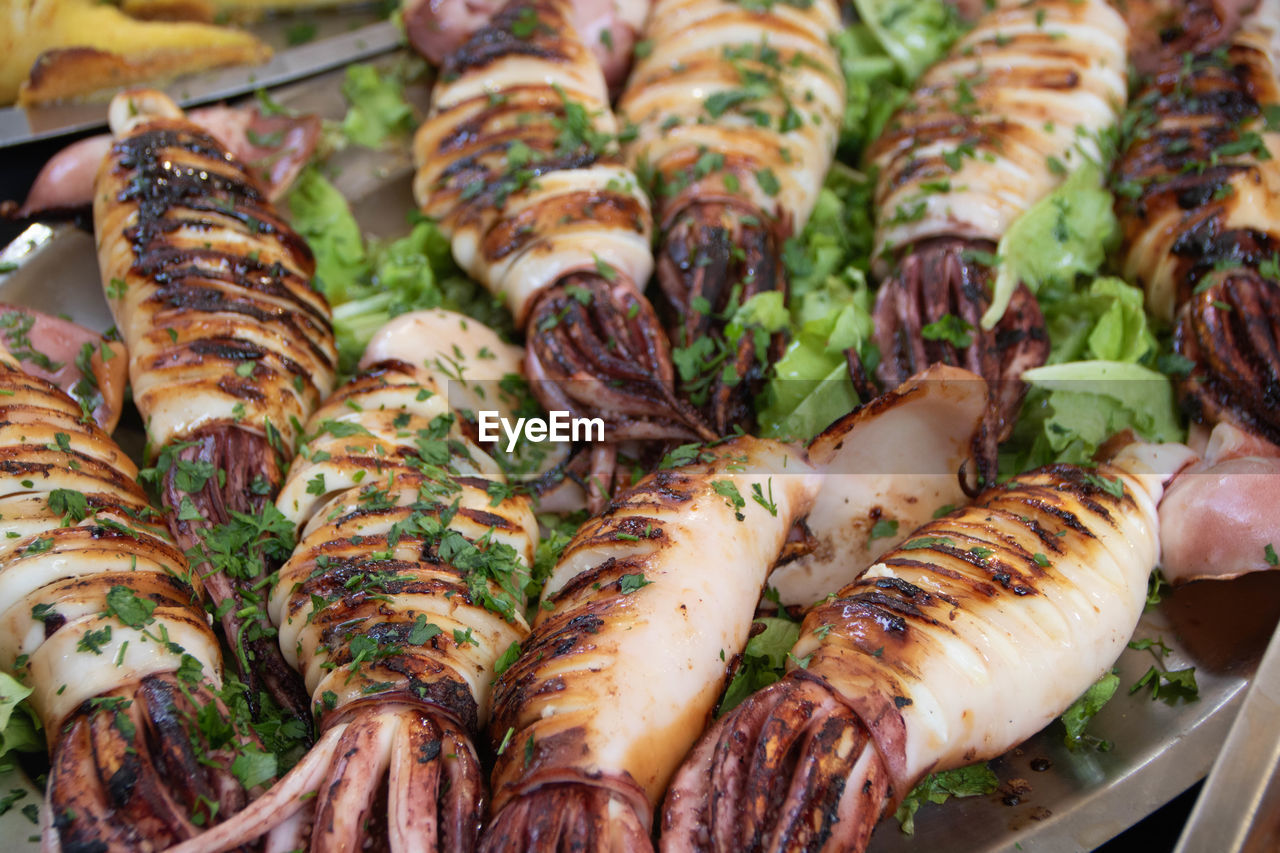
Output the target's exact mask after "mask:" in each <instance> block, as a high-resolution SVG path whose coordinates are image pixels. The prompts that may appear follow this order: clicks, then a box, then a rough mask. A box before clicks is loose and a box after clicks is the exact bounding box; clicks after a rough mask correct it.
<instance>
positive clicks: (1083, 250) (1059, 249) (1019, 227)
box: [982, 161, 1120, 329]
mask: <svg viewBox="0 0 1280 853" xmlns="http://www.w3.org/2000/svg"><path fill="white" fill-rule="evenodd" d="M1119 236H1120V225H1119V223H1118V222H1117V221H1116V216H1115V213H1114V212H1113V210H1112V197H1111V193H1110V192H1108V191H1107V189H1106V187H1105V186H1103V182H1102V170H1101V169H1100V168H1099V167H1098V166H1097V164H1095V163H1093V162H1090V161H1085V162H1084V163H1082V164H1081V165H1080V166H1079V167H1078V168H1076V170H1075V171H1073V172H1072V173H1071V174H1070V175H1069V176H1068V177H1067V179H1066V180H1065V181H1063V182H1062V184H1060V185H1059V186H1058V187H1057V189H1055V190H1054V191H1053V192H1051V193H1049V194H1048V195H1047V196H1045V197H1044V198H1042V199H1040V201H1038V202H1036V203H1035V204H1033V205H1032V206H1031V207H1030V209H1028V210H1027V212H1026V213H1024V214H1022V216H1019V217H1018V218H1017V219H1016V220H1014V222H1013V224H1012V225H1010V226H1009V229H1008V230H1007V231H1006V232H1005V234H1004V236H1003V237H1001V238H1000V245H999V248H998V249H997V251H996V254H997V256H998V258H999V267H998V269H997V271H996V282H995V287H994V289H993V291H992V295H991V307H990V308H988V309H987V313H986V314H984V315H983V316H982V325H983V328H987V329H990V328H992V327H993V326H995V324H996V323H998V322H1000V318H1001V317H1003V316H1004V312H1005V309H1006V308H1008V307H1009V300H1010V298H1012V296H1013V291H1014V290H1015V289H1016V288H1017V286H1018V283H1019V282H1022V283H1023V284H1025V285H1026V286H1027V287H1028V288H1029V289H1030V290H1031V292H1032V293H1035V292H1037V291H1039V290H1040V289H1041V287H1043V286H1044V285H1046V284H1048V283H1051V282H1067V283H1070V282H1071V281H1073V280H1074V279H1075V277H1076V276H1077V275H1078V274H1081V273H1084V274H1092V273H1094V272H1097V270H1098V268H1099V267H1100V266H1101V265H1102V262H1103V261H1104V260H1105V259H1106V257H1107V253H1108V251H1109V250H1110V249H1111V247H1112V246H1113V245H1114V244H1115V242H1116V241H1117V240H1118V239H1119Z"/></svg>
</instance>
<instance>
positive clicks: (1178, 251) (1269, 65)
mask: <svg viewBox="0 0 1280 853" xmlns="http://www.w3.org/2000/svg"><path fill="white" fill-rule="evenodd" d="M1278 28H1280V4H1278V3H1276V2H1274V0H1267V2H1264V3H1262V4H1261V5H1260V6H1259V8H1258V9H1257V11H1256V12H1255V13H1254V14H1253V15H1251V16H1250V17H1249V18H1248V19H1246V21H1245V23H1244V25H1243V27H1242V28H1241V30H1240V31H1239V32H1238V33H1237V34H1236V35H1235V37H1234V38H1233V39H1232V40H1231V41H1230V42H1229V44H1228V46H1227V47H1226V48H1225V49H1222V50H1217V51H1213V52H1208V53H1201V54H1199V55H1196V56H1192V57H1189V58H1188V59H1187V60H1186V61H1185V62H1184V61H1182V58H1181V57H1177V64H1174V65H1173V67H1172V69H1171V70H1166V72H1165V73H1163V74H1160V75H1158V76H1156V77H1154V78H1152V79H1151V80H1150V81H1149V82H1148V83H1147V84H1146V86H1145V87H1144V88H1143V89H1141V90H1140V92H1139V93H1138V95H1137V97H1135V99H1134V103H1133V110H1134V112H1135V119H1136V121H1135V124H1136V126H1137V132H1136V133H1135V134H1134V137H1133V139H1132V140H1131V142H1130V144H1129V145H1128V147H1127V148H1126V150H1125V151H1124V152H1123V153H1122V155H1121V157H1120V159H1119V161H1118V162H1117V164H1116V169H1115V188H1116V190H1117V194H1118V201H1117V213H1118V214H1119V216H1120V221H1121V224H1122V226H1123V228H1124V234H1125V244H1126V254H1125V260H1124V271H1125V274H1126V276H1128V277H1129V278H1130V279H1131V280H1133V281H1136V282H1139V283H1141V284H1142V286H1143V287H1144V288H1145V289H1146V293H1147V307H1148V309H1149V310H1150V311H1151V313H1152V314H1154V315H1155V316H1156V317H1158V318H1160V319H1162V320H1164V321H1166V322H1173V323H1175V324H1176V326H1175V334H1174V348H1175V350H1176V351H1178V352H1179V353H1181V354H1182V355H1183V356H1185V357H1186V358H1188V359H1190V360H1191V362H1192V363H1193V366H1192V368H1191V371H1190V375H1188V376H1187V377H1186V379H1185V380H1184V381H1182V382H1181V383H1180V390H1181V392H1182V396H1183V401H1184V406H1185V407H1186V408H1188V409H1189V411H1190V414H1191V416H1192V417H1193V419H1194V420H1197V421H1201V422H1203V423H1206V424H1209V425H1213V424H1215V423H1219V422H1224V421H1225V422H1229V423H1233V424H1235V425H1237V426H1239V427H1241V428H1242V429H1246V430H1249V431H1252V432H1255V433H1257V434H1259V435H1261V436H1262V437H1264V438H1265V439H1267V440H1268V441H1270V442H1271V443H1273V444H1275V443H1280V416H1278V415H1277V412H1278V411H1280V410H1278V409H1277V406H1276V399H1277V395H1280V320H1278V319H1277V318H1278V317H1280V201H1278V200H1277V199H1280V161H1278V160H1276V159H1275V158H1277V157H1280V132H1277V131H1276V130H1275V129H1274V128H1272V127H1271V122H1269V121H1267V120H1266V119H1265V118H1264V111H1265V110H1266V109H1267V108H1274V107H1275V106H1276V105H1277V104H1280V84H1277V82H1276V73H1277V70H1278V68H1277V65H1276V62H1275V53H1274V50H1275V39H1276V34H1277V29H1278ZM1171 59H1172V57H1171Z"/></svg>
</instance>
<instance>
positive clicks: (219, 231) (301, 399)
mask: <svg viewBox="0 0 1280 853" xmlns="http://www.w3.org/2000/svg"><path fill="white" fill-rule="evenodd" d="M110 119H111V126H112V131H113V133H114V134H115V136H116V141H115V144H114V145H113V146H112V148H111V151H110V153H109V154H108V156H107V158H106V160H105V161H104V162H103V164H102V167H101V169H100V171H99V173H98V180H97V184H96V189H95V196H94V230H95V233H96V237H97V243H98V261H99V266H100V268H101V271H102V281H103V286H104V288H105V290H106V295H107V301H108V304H109V305H110V307H111V311H112V314H113V315H114V316H115V318H116V323H117V325H118V327H119V329H120V332H121V334H122V335H123V337H124V339H125V342H126V344H127V345H128V349H129V359H130V360H129V379H130V383H131V385H132V387H133V400H134V402H135V403H136V404H137V406H138V410H139V411H140V412H141V413H142V417H143V419H144V420H145V422H146V429H147V439H148V442H149V445H150V449H151V453H152V455H153V456H157V454H158V456H157V460H158V461H157V466H158V467H159V468H161V469H163V470H162V475H163V482H162V484H161V496H162V499H163V501H164V503H165V505H166V506H167V507H168V508H169V510H170V516H169V523H170V526H171V528H172V530H173V532H174V536H175V538H176V539H177V540H178V544H179V546H181V547H182V549H183V550H184V551H191V550H192V549H197V550H196V551H193V553H199V549H202V548H203V547H204V542H205V540H206V537H207V535H208V533H209V531H210V529H211V528H216V527H217V526H218V525H221V524H224V523H226V522H227V521H229V520H230V519H231V518H232V517H233V515H232V514H233V513H237V512H239V513H248V514H255V513H260V512H262V511H263V509H264V507H266V505H267V504H269V503H270V500H271V496H272V495H273V494H274V493H275V490H276V489H277V488H278V487H279V484H280V481H281V479H282V477H283V472H284V466H285V465H286V464H287V462H288V460H289V458H290V456H291V455H292V452H293V445H294V442H295V440H296V438H297V431H298V429H299V428H300V427H301V424H302V422H303V421H304V420H306V418H307V416H308V415H309V414H310V413H311V411H312V410H313V409H314V408H315V406H316V405H317V404H318V403H319V401H320V400H321V399H322V398H323V397H324V396H325V395H327V394H328V393H329V391H330V390H331V389H332V386H333V381H334V371H335V367H336V364H337V355H336V350H335V348H334V342H333V330H332V326H331V324H330V319H329V308H328V306H327V305H326V304H325V301H324V298H323V297H322V296H320V294H318V293H316V292H315V291H313V290H312V289H311V286H310V280H311V275H312V273H313V272H314V269H315V263H314V259H313V258H312V255H311V251H310V249H308V248H307V246H306V244H305V243H304V242H303V241H302V238H301V237H299V236H298V235H297V234H296V233H294V231H293V230H292V229H291V228H289V226H288V225H286V224H285V223H284V221H283V220H282V219H281V218H280V217H279V215H278V214H277V212H276V211H275V209H274V208H273V207H272V205H271V204H270V202H269V201H268V200H267V198H266V194H265V191H264V190H263V188H262V187H261V185H260V184H259V183H258V181H257V179H256V178H255V177H254V175H253V174H252V173H251V172H250V171H249V170H248V168H247V167H246V166H245V165H244V164H242V163H240V162H239V161H238V160H236V159H234V158H233V157H232V156H231V155H230V154H229V153H228V152H227V149H226V148H225V147H224V146H223V145H222V144H221V143H220V142H218V141H217V140H216V139H215V138H214V137H213V136H211V135H210V134H209V133H208V132H207V131H205V130H203V129H202V128H200V127H199V126H198V125H195V124H193V123H191V122H189V121H187V120H186V119H184V118H183V116H182V113H181V111H179V110H178V108H177V107H176V106H175V105H174V104H173V102H172V101H170V100H169V99H168V97H167V96H165V95H163V94H161V93H159V92H155V91H151V90H140V91H136V92H126V93H123V94H121V95H118V96H117V97H116V98H115V100H113V101H112V103H111V107H110ZM197 562H198V563H200V564H201V568H200V571H201V573H202V574H203V575H204V586H205V592H206V593H207V595H208V597H209V599H210V604H211V606H212V607H213V608H214V609H215V610H216V612H217V613H218V614H220V623H221V627H222V630H223V633H224V634H225V636H226V638H227V641H228V643H229V644H230V645H231V647H232V649H233V650H235V651H236V661H237V665H238V667H239V669H240V675H241V678H242V680H243V681H244V682H245V683H246V684H247V685H248V686H249V688H250V690H249V697H250V701H251V702H253V701H255V699H256V696H257V695H258V690H259V688H262V687H265V688H266V689H267V690H269V691H270V692H271V693H272V694H273V695H274V697H275V698H276V700H277V701H278V702H280V703H281V704H282V705H284V706H285V707H290V708H292V709H293V710H294V711H295V713H297V714H299V715H305V713H306V697H305V696H304V695H303V694H302V691H301V689H300V686H299V685H298V684H297V683H296V678H295V677H294V675H293V673H292V671H291V670H290V669H289V668H288V667H287V666H286V665H285V664H284V661H283V659H282V658H281V657H280V652H279V648H278V646H277V645H276V642H275V639H274V637H273V636H272V629H271V627H270V625H269V623H268V622H267V619H266V614H265V610H264V608H263V601H262V596H261V593H260V592H259V591H258V588H257V585H258V582H259V581H260V579H261V573H262V572H263V571H264V567H262V566H256V567H255V566H246V567H244V568H242V569H240V570H238V571H237V572H236V573H235V576H232V574H230V573H227V572H223V571H217V570H214V569H212V568H210V567H208V566H205V565H204V564H203V558H201V559H199V560H197Z"/></svg>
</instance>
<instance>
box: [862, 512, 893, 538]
mask: <svg viewBox="0 0 1280 853" xmlns="http://www.w3.org/2000/svg"><path fill="white" fill-rule="evenodd" d="M897 535H898V522H897V521H896V520H895V519H892V518H881V519H877V520H876V523H875V524H873V525H871V533H870V535H869V536H868V539H867V541H871V540H874V539H888V538H889V537H891V536H897Z"/></svg>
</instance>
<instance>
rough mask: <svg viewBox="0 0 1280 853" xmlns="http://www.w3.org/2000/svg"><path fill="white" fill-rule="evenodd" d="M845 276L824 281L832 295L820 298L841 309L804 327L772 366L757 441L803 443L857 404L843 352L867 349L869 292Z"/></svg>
mask: <svg viewBox="0 0 1280 853" xmlns="http://www.w3.org/2000/svg"><path fill="white" fill-rule="evenodd" d="M846 273H847V276H846V277H832V278H831V279H829V288H830V291H833V293H830V294H829V295H827V296H824V297H823V298H824V299H826V300H830V302H832V303H843V307H840V308H833V309H832V310H830V311H828V312H826V313H825V314H819V315H818V316H816V317H814V318H813V319H811V320H808V321H806V322H805V324H804V325H803V326H801V327H800V331H799V332H798V333H797V334H796V336H795V338H794V339H793V340H792V341H791V343H790V344H789V345H788V346H787V349H786V351H785V352H784V353H783V355H782V358H781V359H779V360H778V363H777V364H775V365H774V373H773V377H772V379H770V381H769V384H768V385H766V386H765V390H764V395H763V400H764V406H763V408H762V409H761V410H760V413H759V424H760V434H761V435H763V436H766V437H772V438H795V439H800V440H803V441H808V440H809V439H810V438H812V437H813V436H815V435H817V434H818V433H820V432H822V430H824V429H826V428H827V427H828V426H830V425H831V423H832V422H833V421H835V420H836V419H837V418H839V417H841V416H843V415H845V414H846V413H848V412H850V411H852V410H853V408H854V407H856V406H857V405H858V403H859V402H860V401H859V399H858V395H857V392H855V391H854V390H853V383H852V382H851V381H850V380H849V372H848V368H847V367H846V362H845V357H844V351H845V350H846V349H848V348H849V347H853V346H856V347H859V349H860V350H861V349H865V348H866V347H867V346H868V342H869V339H870V336H871V326H872V321H871V292H870V290H869V289H868V288H867V286H866V280H865V279H864V278H862V276H861V274H860V273H858V272H857V271H856V270H853V269H852V268H850V269H849V270H846ZM850 279H852V280H853V282H856V284H855V283H850ZM820 293H824V294H827V293H829V291H828V290H826V289H824V290H823V291H820ZM793 310H794V309H793ZM800 310H801V311H803V310H804V308H803V305H802V306H801V308H800ZM865 355H867V356H870V353H865Z"/></svg>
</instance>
